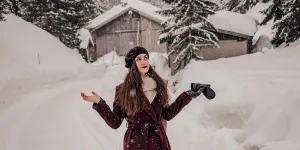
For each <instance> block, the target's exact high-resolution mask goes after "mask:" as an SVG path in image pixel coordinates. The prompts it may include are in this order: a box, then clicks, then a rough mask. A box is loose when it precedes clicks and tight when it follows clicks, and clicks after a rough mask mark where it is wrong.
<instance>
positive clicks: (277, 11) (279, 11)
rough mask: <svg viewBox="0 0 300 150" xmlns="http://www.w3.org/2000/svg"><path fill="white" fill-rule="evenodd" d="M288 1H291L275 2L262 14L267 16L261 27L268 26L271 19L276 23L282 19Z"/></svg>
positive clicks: (280, 0)
mask: <svg viewBox="0 0 300 150" xmlns="http://www.w3.org/2000/svg"><path fill="white" fill-rule="evenodd" d="M287 1H289V0H273V4H272V5H270V6H269V8H267V9H266V10H264V11H262V12H261V13H262V14H264V15H265V16H266V17H265V18H264V20H263V21H262V22H261V25H265V24H267V23H268V22H269V21H270V20H271V19H274V21H277V20H280V19H282V17H283V16H284V15H285V13H286V9H287V8H286V7H285V6H286V5H287V3H286V2H287Z"/></svg>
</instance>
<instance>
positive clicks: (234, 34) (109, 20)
mask: <svg viewBox="0 0 300 150" xmlns="http://www.w3.org/2000/svg"><path fill="white" fill-rule="evenodd" d="M129 2H130V1H129ZM158 10H160V8H158V7H155V6H153V5H151V4H148V3H145V2H142V1H139V0H134V2H131V3H127V4H126V3H123V4H120V5H118V6H115V7H113V8H112V9H110V10H108V11H107V12H105V13H104V14H101V15H100V16H98V17H97V18H95V19H94V20H92V22H91V25H90V31H91V34H92V36H93V39H94V42H95V45H96V54H97V57H101V56H103V55H105V54H107V53H109V52H111V51H116V52H117V54H118V55H125V54H126V53H127V52H128V51H129V50H130V49H131V48H132V47H134V46H143V47H145V48H146V49H147V50H148V51H149V52H162V53H167V52H168V51H169V49H168V43H167V42H166V43H162V44H159V42H158V37H159V33H158V31H159V30H161V29H162V26H161V23H162V22H163V21H165V20H166V19H167V18H165V17H163V16H161V15H159V14H157V13H156V11H158ZM208 20H209V21H210V22H211V23H212V24H213V25H214V26H215V27H216V28H217V31H212V32H214V33H215V34H216V35H217V36H218V38H219V40H220V43H219V45H220V48H219V49H216V48H211V49H205V50H201V51H199V55H200V56H202V57H203V58H204V60H214V59H218V58H221V57H234V56H240V55H244V54H247V53H249V51H250V49H251V45H252V44H251V41H252V38H253V36H254V34H255V32H256V30H257V22H256V21H255V20H254V19H253V18H251V17H249V16H246V15H243V14H238V13H234V12H228V11H218V12H216V13H215V14H214V15H212V16H209V18H208ZM207 30H210V29H207ZM174 59H175V56H174V55H173V56H172V55H171V56H170V57H169V66H170V67H171V69H172V74H174V73H175V72H174V68H175V66H176V64H173V63H172V62H173V61H174Z"/></svg>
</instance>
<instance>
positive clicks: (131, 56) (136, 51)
mask: <svg viewBox="0 0 300 150" xmlns="http://www.w3.org/2000/svg"><path fill="white" fill-rule="evenodd" d="M140 54H146V55H147V56H148V58H149V53H148V51H147V50H146V49H145V48H144V47H141V46H136V47H134V48H132V49H131V50H130V51H129V52H128V53H127V54H126V57H125V67H126V68H131V66H132V63H133V62H134V60H135V57H136V56H138V55H140Z"/></svg>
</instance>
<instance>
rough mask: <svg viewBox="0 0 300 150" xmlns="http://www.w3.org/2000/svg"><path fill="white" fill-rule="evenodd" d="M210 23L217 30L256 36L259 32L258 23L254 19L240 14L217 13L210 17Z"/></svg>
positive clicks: (222, 11)
mask: <svg viewBox="0 0 300 150" xmlns="http://www.w3.org/2000/svg"><path fill="white" fill-rule="evenodd" d="M208 21H210V23H211V24H213V25H214V27H215V28H217V29H221V30H226V31H231V32H235V33H241V34H244V35H249V36H254V34H255V32H256V31H257V23H256V20H255V19H254V18H252V17H251V16H247V15H244V14H240V13H235V12H230V11H224V10H221V11H217V12H215V14H214V15H211V16H209V17H208Z"/></svg>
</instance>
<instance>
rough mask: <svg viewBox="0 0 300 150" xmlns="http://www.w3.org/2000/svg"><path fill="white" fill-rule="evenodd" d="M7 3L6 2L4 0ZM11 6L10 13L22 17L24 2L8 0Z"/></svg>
mask: <svg viewBox="0 0 300 150" xmlns="http://www.w3.org/2000/svg"><path fill="white" fill-rule="evenodd" d="M4 1H5V0H4ZM6 1H7V2H8V4H9V9H10V12H12V13H14V14H15V15H16V16H19V17H21V16H22V5H23V1H22V0H6Z"/></svg>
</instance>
